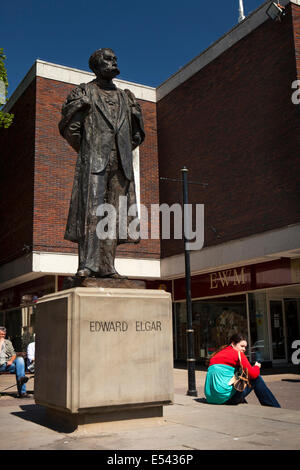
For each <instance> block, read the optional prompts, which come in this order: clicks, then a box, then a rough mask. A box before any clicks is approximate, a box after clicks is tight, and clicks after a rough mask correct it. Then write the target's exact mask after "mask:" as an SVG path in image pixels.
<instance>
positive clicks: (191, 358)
mask: <svg viewBox="0 0 300 470" xmlns="http://www.w3.org/2000/svg"><path fill="white" fill-rule="evenodd" d="M181 172H182V192H183V221H184V222H183V227H184V257H185V285H186V314H187V330H186V333H187V349H188V353H187V367H188V391H187V395H191V396H193V397H196V396H197V389H196V374H195V362H196V359H195V352H194V329H193V313H192V296H191V266H190V251H189V250H188V249H187V243H188V241H187V238H186V235H187V233H188V232H187V229H188V228H189V227H190V226H191V225H190V221H189V211H188V176H187V173H188V169H187V168H186V167H185V166H184V167H183V168H182V169H181Z"/></svg>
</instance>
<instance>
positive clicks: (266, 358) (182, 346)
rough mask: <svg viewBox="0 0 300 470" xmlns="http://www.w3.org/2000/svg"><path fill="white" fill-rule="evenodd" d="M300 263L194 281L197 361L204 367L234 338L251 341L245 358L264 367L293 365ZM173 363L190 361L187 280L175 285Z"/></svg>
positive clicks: (298, 333) (298, 335)
mask: <svg viewBox="0 0 300 470" xmlns="http://www.w3.org/2000/svg"><path fill="white" fill-rule="evenodd" d="M299 267H300V266H299V261H298V260H296V261H293V260H290V259H281V260H276V261H271V262H269V263H260V264H257V265H250V266H242V267H236V268H230V269H226V270H222V271H216V272H213V273H207V274H202V275H197V276H192V278H191V293H192V313H193V329H194V345H195V358H196V361H197V362H198V363H205V362H206V360H207V358H209V356H210V355H211V354H212V353H213V352H214V351H215V350H216V349H217V348H219V347H221V346H223V345H225V344H228V340H229V338H230V336H231V335H232V334H234V333H236V332H241V333H243V334H244V335H246V337H247V338H248V351H247V355H248V356H249V359H250V360H251V361H259V362H262V363H263V364H265V365H267V364H277V363H278V364H279V363H288V362H291V356H292V353H293V349H292V344H293V341H295V340H298V339H300V283H299ZM173 298H174V310H173V315H174V318H173V319H174V323H173V328H174V358H175V360H179V361H180V360H186V357H187V344H186V343H187V337H186V301H185V282H184V279H176V280H174V282H173Z"/></svg>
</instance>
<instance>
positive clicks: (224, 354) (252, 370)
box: [209, 346, 260, 379]
mask: <svg viewBox="0 0 300 470" xmlns="http://www.w3.org/2000/svg"><path fill="white" fill-rule="evenodd" d="M241 361H242V366H243V368H244V369H248V375H249V379H256V378H257V377H258V376H259V373H260V367H258V366H251V364H250V362H249V361H248V359H247V357H246V356H245V354H244V353H243V352H241ZM214 364H225V365H227V366H232V367H236V366H238V365H239V354H238V352H237V350H236V349H233V347H232V346H227V347H226V348H224V349H222V350H221V351H219V352H218V353H217V354H216V355H215V356H214V357H212V358H211V360H210V361H209V365H210V366H212V365H214Z"/></svg>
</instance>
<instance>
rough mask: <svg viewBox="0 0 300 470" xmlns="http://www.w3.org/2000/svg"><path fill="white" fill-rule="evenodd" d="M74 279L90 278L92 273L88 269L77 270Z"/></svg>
mask: <svg viewBox="0 0 300 470" xmlns="http://www.w3.org/2000/svg"><path fill="white" fill-rule="evenodd" d="M76 277H92V271H91V270H90V269H89V268H84V269H79V270H78V271H77V273H76Z"/></svg>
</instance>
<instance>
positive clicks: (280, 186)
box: [157, 6, 300, 256]
mask: <svg viewBox="0 0 300 470" xmlns="http://www.w3.org/2000/svg"><path fill="white" fill-rule="evenodd" d="M299 11H300V9H299V7H296V6H293V12H294V18H295V15H296V16H297V22H298V23H297V24H296V23H295V26H297V28H296V33H295V37H296V38H297V50H296V52H297V60H299V59H298V57H299V56H298V54H299V52H298V51H299V46H300V42H299ZM295 12H296V13H295ZM298 66H299V62H298ZM296 79H297V74H296V64H295V49H294V34H293V24H292V16H291V10H290V7H289V8H288V14H287V16H286V17H285V19H284V21H283V22H282V23H275V22H273V21H271V20H268V21H266V22H265V23H264V24H262V25H261V26H260V27H258V28H257V29H255V30H254V31H253V32H252V33H250V34H249V35H248V36H247V37H245V38H244V39H242V40H240V41H239V42H238V43H237V44H235V45H234V46H233V47H231V48H230V49H228V50H227V51H225V52H224V53H223V54H222V55H221V56H220V57H218V58H217V59H215V60H214V61H213V62H211V63H210V64H208V65H207V66H206V67H204V68H203V69H202V70H201V71H199V72H198V73H197V74H195V75H194V76H192V77H191V78H190V79H189V80H187V81H186V82H185V83H183V84H181V85H180V86H178V87H177V88H176V89H175V90H173V91H172V92H170V93H169V94H168V95H167V96H165V97H164V98H163V99H162V100H160V101H159V102H158V105H157V115H158V129H159V133H158V150H159V162H160V167H159V171H160V176H163V177H166V176H168V177H172V178H174V177H175V178H178V177H180V168H181V167H182V166H184V165H185V166H187V167H188V168H189V170H190V172H189V178H190V180H196V181H200V182H206V183H208V184H209V186H208V187H207V188H206V189H202V188H201V187H199V186H196V185H190V187H189V196H190V202H191V203H202V204H205V246H209V245H216V244H219V243H223V242H226V241H229V240H233V239H238V238H242V237H246V236H249V235H252V234H256V233H260V232H263V231H266V230H271V229H276V228H279V227H283V226H286V225H288V224H293V223H297V222H300V207H299V201H300V198H299V188H300V179H299V178H300V176H299V175H300V172H299V167H300V152H299V148H300V113H299V111H298V109H297V107H296V106H295V105H293V104H292V102H291V95H292V91H293V90H292V88H291V85H292V82H293V81H294V80H296ZM160 198H161V203H162V202H166V203H168V204H173V203H174V202H181V185H180V183H170V182H164V181H162V182H161V183H160ZM180 252H182V242H180V241H179V242H178V241H171V240H170V241H165V242H163V241H162V255H163V256H170V255H173V254H176V253H180Z"/></svg>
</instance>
